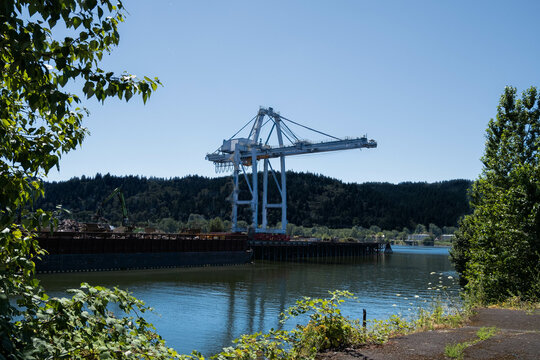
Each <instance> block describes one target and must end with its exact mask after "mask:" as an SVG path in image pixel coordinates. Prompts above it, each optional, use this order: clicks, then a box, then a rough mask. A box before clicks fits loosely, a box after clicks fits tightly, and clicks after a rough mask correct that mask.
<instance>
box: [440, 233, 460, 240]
mask: <svg viewBox="0 0 540 360" xmlns="http://www.w3.org/2000/svg"><path fill="white" fill-rule="evenodd" d="M455 237H456V236H455V235H454V234H444V235H441V236H440V237H438V238H437V239H436V240H437V241H454V238H455Z"/></svg>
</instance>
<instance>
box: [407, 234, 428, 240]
mask: <svg viewBox="0 0 540 360" xmlns="http://www.w3.org/2000/svg"><path fill="white" fill-rule="evenodd" d="M430 237H431V235H430V234H411V235H409V236H407V241H424V240H427V239H429V238H430Z"/></svg>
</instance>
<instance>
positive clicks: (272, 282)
mask: <svg viewBox="0 0 540 360" xmlns="http://www.w3.org/2000/svg"><path fill="white" fill-rule="evenodd" d="M433 272H434V274H433ZM39 277H40V279H41V280H42V284H43V285H44V286H45V289H46V290H47V291H48V293H49V294H51V295H55V296H60V295H62V296H64V295H65V290H66V289H68V288H73V287H77V286H78V285H79V284H80V283H81V282H88V283H90V284H91V285H104V286H109V287H111V286H118V287H120V288H123V289H127V290H129V291H131V292H132V293H133V294H134V295H135V296H136V297H138V298H139V299H142V300H144V301H145V302H146V304H147V305H149V306H152V307H153V308H154V309H155V312H156V314H153V315H149V316H147V319H148V320H150V321H151V322H153V323H154V325H155V326H156V328H157V331H158V333H159V334H161V335H162V336H163V337H164V339H165V340H166V341H167V345H169V346H171V347H173V348H175V349H176V350H177V351H179V352H180V353H189V352H191V350H194V349H196V350H198V351H201V352H202V353H203V354H205V355H211V354H214V353H216V352H219V351H220V350H221V348H223V347H225V346H229V345H230V344H231V341H232V340H233V339H235V338H237V337H238V336H240V335H241V334H245V333H253V332H256V331H267V330H269V329H270V328H272V327H274V328H278V327H279V322H278V317H279V314H280V313H281V312H283V311H284V310H285V309H286V308H287V307H288V306H290V305H293V304H294V302H295V301H296V300H298V299H300V298H302V297H303V296H310V297H326V296H327V295H328V291H332V290H336V289H337V290H348V291H351V292H353V293H354V294H355V295H356V297H357V299H356V300H349V301H347V302H346V303H345V304H344V305H343V307H342V309H343V312H344V313H345V314H346V315H348V316H350V317H352V318H361V317H362V309H366V310H367V315H368V319H374V318H376V319H385V318H387V317H389V316H390V315H392V314H398V313H401V314H402V315H405V316H407V315H411V314H414V313H415V312H416V310H417V309H418V307H419V306H422V305H425V304H426V303H425V301H427V302H428V303H429V302H430V299H432V298H433V297H434V296H435V295H437V294H442V295H443V296H442V297H443V301H445V302H447V303H448V302H457V301H458V298H459V297H458V294H457V292H458V287H457V285H452V286H451V287H450V289H449V290H447V291H435V290H433V289H428V288H432V287H434V286H436V285H437V284H439V281H442V282H443V284H445V285H448V284H450V283H451V281H452V280H451V279H449V277H454V278H455V277H456V275H455V272H454V270H453V268H452V266H451V263H450V261H449V259H448V249H447V248H433V247H405V246H395V247H394V254H392V255H379V256H378V257H376V256H373V257H366V258H358V259H354V260H343V259H339V260H337V259H336V260H335V261H328V262H302V263H286V262H268V261H264V262H258V263H256V264H252V265H237V266H227V267H205V268H187V269H163V270H136V271H115V272H97V273H91V272H87V273H68V274H43V275H40V276H39ZM430 283H431V284H430ZM398 294H399V295H398ZM302 320H303V319H300V321H301V322H303V321H302ZM292 326H293V324H288V325H286V327H289V328H290V327H292Z"/></svg>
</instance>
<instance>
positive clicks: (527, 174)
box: [451, 87, 540, 303]
mask: <svg viewBox="0 0 540 360" xmlns="http://www.w3.org/2000/svg"><path fill="white" fill-rule="evenodd" d="M486 139H487V140H486V148H485V153H484V156H483V158H482V162H483V165H484V168H483V171H482V174H481V175H480V177H479V178H478V180H476V181H475V182H474V184H473V186H472V189H471V191H470V197H471V207H472V209H473V213H472V214H471V215H469V216H466V217H465V218H464V219H463V221H462V222H461V224H460V230H459V231H458V233H457V239H456V243H455V245H454V248H453V249H452V253H451V255H452V258H453V261H454V263H455V264H456V269H457V271H459V273H460V274H461V277H462V280H463V282H464V283H467V285H466V286H467V290H468V293H469V295H471V296H472V297H474V298H475V299H476V300H477V301H479V302H482V303H494V302H501V301H504V300H505V299H507V298H509V297H511V296H515V295H517V296H520V297H522V298H523V299H524V300H532V301H538V299H540V95H539V94H538V92H537V89H536V88H534V87H531V88H530V89H528V90H527V91H525V92H523V94H522V97H521V99H518V98H517V96H516V89H515V88H511V87H507V88H506V89H505V91H504V94H503V95H502V96H501V99H500V103H499V106H498V109H497V117H496V119H492V120H490V122H489V125H488V129H487V134H486Z"/></svg>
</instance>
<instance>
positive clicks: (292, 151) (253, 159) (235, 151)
mask: <svg viewBox="0 0 540 360" xmlns="http://www.w3.org/2000/svg"><path fill="white" fill-rule="evenodd" d="M265 118H268V120H267V121H266V122H265V121H264V120H265ZM283 120H286V121H288V122H290V123H293V124H295V125H299V126H301V127H303V128H306V129H308V130H311V131H314V132H316V133H319V134H322V135H325V136H327V137H330V138H332V141H325V142H320V143H312V142H309V141H306V140H300V139H299V138H298V137H297V136H296V135H295V134H294V133H293V132H292V131H291V130H290V128H289V127H288V126H287V124H285V123H284V121H283ZM252 121H254V123H253V126H252V128H251V131H250V133H249V136H248V137H247V138H235V136H236V135H238V133H239V132H240V131H242V130H243V129H244V128H245V127H246V126H247V125H248V124H249V123H251V122H252ZM267 123H272V127H271V129H270V131H269V133H268V136H267V138H266V141H265V142H264V143H263V142H262V139H259V136H260V135H261V129H262V128H263V126H264V125H266V124H267ZM248 124H246V125H245V126H244V127H243V128H242V129H240V131H238V132H237V133H236V134H235V135H233V136H232V137H231V138H229V139H228V140H223V145H222V146H221V147H220V148H219V149H217V150H216V151H215V152H214V153H212V154H207V155H206V159H207V160H209V161H212V162H214V164H215V165H216V171H222V170H228V169H231V170H232V171H233V184H234V186H233V193H232V199H231V203H232V216H231V220H232V232H241V231H247V230H248V229H242V228H239V227H238V207H239V206H242V205H249V206H250V207H251V211H252V227H253V229H254V231H255V232H256V233H278V234H285V233H286V230H287V179H286V176H287V173H286V169H285V157H286V156H291V155H300V154H310V153H318V152H327V151H337V150H348V149H361V148H376V147H377V142H376V141H375V140H368V139H367V137H366V136H364V137H361V138H354V139H339V138H336V137H334V136H331V135H328V134H325V133H323V132H320V131H317V130H314V129H312V128H309V127H307V126H304V125H301V124H298V123H296V122H294V121H292V120H289V119H287V118H285V117H282V116H281V115H280V114H279V113H276V112H274V110H273V109H272V108H271V107H269V108H262V107H261V108H260V109H259V112H258V113H257V115H256V116H255V117H254V118H253V119H251V121H250V122H248ZM274 130H275V134H276V136H277V140H278V144H277V146H273V147H272V146H271V145H269V140H270V138H271V135H272V134H273V132H274ZM283 137H286V138H287V140H289V141H290V143H291V144H290V145H285V144H284V141H283ZM258 139H259V141H258ZM272 158H279V159H280V168H281V169H280V171H281V173H280V175H281V181H278V179H277V176H276V173H275V171H274V169H273V168H272V165H271V163H270V159H272ZM259 160H263V174H262V175H263V192H262V223H261V226H259V224H258V218H259V190H258V179H257V177H258V169H257V163H258V161H259ZM248 166H251V181H250V179H249V176H248V174H247V172H246V167H248ZM241 172H242V174H243V176H244V178H245V180H246V183H247V186H248V188H249V192H250V194H251V199H248V200H240V199H239V193H240V173H241ZM269 173H271V174H272V177H273V179H274V181H275V184H276V186H277V189H278V192H279V195H280V199H281V202H279V203H269V202H268V174H269ZM268 209H281V228H279V229H269V228H268Z"/></svg>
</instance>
